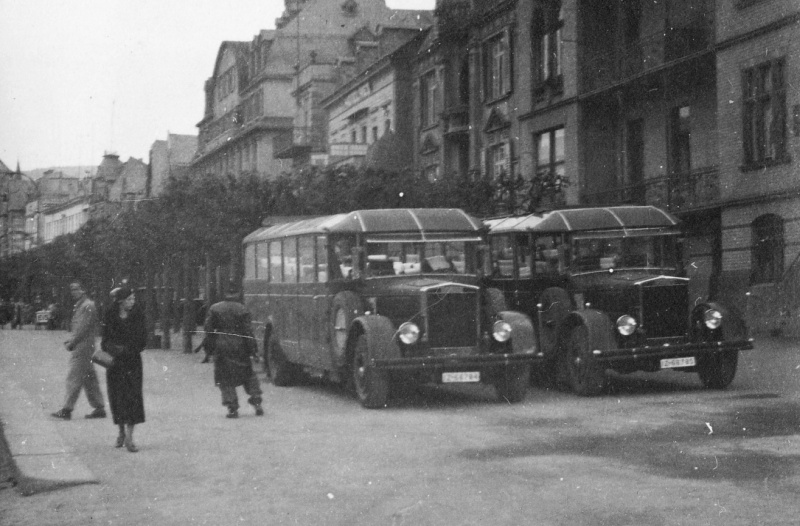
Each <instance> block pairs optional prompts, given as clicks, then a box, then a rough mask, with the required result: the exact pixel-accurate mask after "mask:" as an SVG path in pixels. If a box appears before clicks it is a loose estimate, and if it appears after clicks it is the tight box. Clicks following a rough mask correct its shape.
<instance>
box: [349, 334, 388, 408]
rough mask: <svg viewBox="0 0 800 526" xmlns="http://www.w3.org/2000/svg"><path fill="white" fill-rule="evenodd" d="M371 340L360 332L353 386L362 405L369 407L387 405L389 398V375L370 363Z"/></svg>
mask: <svg viewBox="0 0 800 526" xmlns="http://www.w3.org/2000/svg"><path fill="white" fill-rule="evenodd" d="M369 355H370V353H369V342H368V341H367V335H366V334H360V335H359V336H358V339H357V340H356V345H355V352H354V353H353V370H352V372H353V375H352V376H353V387H354V388H355V392H356V397H357V398H358V401H359V402H361V405H362V406H364V407H365V408H367V409H376V408H380V407H385V406H386V401H387V400H388V398H389V377H388V374H387V373H386V372H385V371H379V370H377V369H375V367H373V366H372V365H370V364H369Z"/></svg>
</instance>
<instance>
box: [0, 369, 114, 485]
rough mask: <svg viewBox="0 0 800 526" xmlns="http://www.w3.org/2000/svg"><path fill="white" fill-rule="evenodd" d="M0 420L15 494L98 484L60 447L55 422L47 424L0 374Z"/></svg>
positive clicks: (20, 391) (14, 384)
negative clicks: (8, 454) (16, 492)
mask: <svg viewBox="0 0 800 526" xmlns="http://www.w3.org/2000/svg"><path fill="white" fill-rule="evenodd" d="M0 386H2V387H0V418H2V431H3V435H4V437H5V442H6V444H8V449H9V452H10V453H11V460H12V462H13V465H14V474H13V478H14V482H15V487H16V490H17V491H18V492H19V493H21V494H22V495H33V494H35V493H42V492H45V491H52V490H54V489H59V488H63V487H67V486H76V485H80V484H99V482H100V481H99V479H98V478H97V477H96V476H95V475H94V474H93V473H92V472H91V471H90V470H89V469H88V468H87V467H86V466H85V465H84V464H83V462H81V461H80V460H79V459H78V458H77V456H76V455H75V454H74V451H73V450H72V449H71V448H69V447H67V446H65V445H64V441H63V439H62V438H61V435H60V433H59V432H58V430H57V429H56V422H51V421H49V420H47V418H46V416H45V415H44V414H42V409H41V408H40V407H37V406H36V405H35V404H34V403H33V402H32V401H31V400H30V399H29V398H28V397H26V396H25V391H24V390H23V389H22V387H20V386H19V384H18V383H17V382H15V381H14V380H13V379H12V378H11V377H10V376H9V374H8V372H7V371H4V372H0Z"/></svg>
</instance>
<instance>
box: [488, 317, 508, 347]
mask: <svg viewBox="0 0 800 526" xmlns="http://www.w3.org/2000/svg"><path fill="white" fill-rule="evenodd" d="M492 336H494V339H495V340H497V341H499V342H501V343H502V342H507V341H508V340H510V339H511V325H509V324H508V322H505V321H502V320H500V321H497V322H495V323H494V327H492Z"/></svg>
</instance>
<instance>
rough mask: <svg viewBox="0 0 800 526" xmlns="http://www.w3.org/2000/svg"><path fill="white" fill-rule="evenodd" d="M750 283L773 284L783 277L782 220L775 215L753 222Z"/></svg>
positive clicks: (759, 218) (764, 216)
mask: <svg viewBox="0 0 800 526" xmlns="http://www.w3.org/2000/svg"><path fill="white" fill-rule="evenodd" d="M752 232H753V254H752V261H751V274H750V282H751V283H753V284H755V283H774V282H777V281H780V279H781V278H782V277H783V219H781V217H780V216H777V215H775V214H766V215H763V216H759V217H757V218H756V220H755V221H753V224H752Z"/></svg>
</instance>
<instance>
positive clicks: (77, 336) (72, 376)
mask: <svg viewBox="0 0 800 526" xmlns="http://www.w3.org/2000/svg"><path fill="white" fill-rule="evenodd" d="M69 291H70V294H72V298H73V299H74V300H75V306H74V307H73V310H72V323H71V326H70V330H71V336H70V338H69V339H68V340H67V341H65V342H64V347H66V349H67V350H68V351H70V353H71V355H70V358H69V372H68V373H67V394H66V396H65V398H64V407H63V408H62V409H60V410H59V411H56V412H55V413H53V414H52V415H51V416H54V417H55V418H60V419H62V420H69V419H70V418H72V409H73V408H74V407H75V402H77V401H78V396H79V395H80V394H81V389H85V390H86V398H87V399H88V400H89V404H90V405H91V406H92V407H93V408H94V411H92V412H91V413H89V414H88V415H86V418H105V417H106V410H105V408H104V404H103V393H102V392H101V391H100V383H99V382H98V381H97V374H96V373H95V371H94V365H92V354H93V353H94V341H95V338H97V330H98V320H97V308H96V307H95V305H94V302H93V301H92V300H90V299H89V297H88V296H87V295H86V291H85V290H84V288H83V285H82V284H81V283H80V282H78V281H74V282H72V283H70V286H69Z"/></svg>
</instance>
